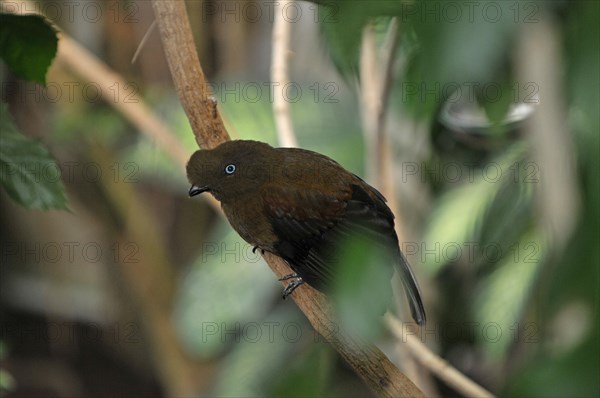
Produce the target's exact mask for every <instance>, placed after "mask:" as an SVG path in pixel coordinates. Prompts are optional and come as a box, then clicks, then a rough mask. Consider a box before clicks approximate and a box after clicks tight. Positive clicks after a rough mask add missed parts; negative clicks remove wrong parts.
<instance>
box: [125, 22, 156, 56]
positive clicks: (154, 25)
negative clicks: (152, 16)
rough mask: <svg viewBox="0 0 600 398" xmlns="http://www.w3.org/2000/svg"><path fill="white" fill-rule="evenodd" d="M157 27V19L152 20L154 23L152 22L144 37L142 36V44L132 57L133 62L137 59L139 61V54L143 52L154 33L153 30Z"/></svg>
mask: <svg viewBox="0 0 600 398" xmlns="http://www.w3.org/2000/svg"><path fill="white" fill-rule="evenodd" d="M155 28H156V21H152V23H151V24H150V26H149V27H148V29H147V30H146V33H144V37H142V40H141V41H140V44H139V45H138V47H137V48H136V50H135V53H133V57H132V58H131V63H132V64H135V61H137V58H138V56H139V55H140V53H141V52H142V49H143V48H144V46H145V45H146V43H147V42H148V39H149V38H150V35H151V34H152V32H154V29H155Z"/></svg>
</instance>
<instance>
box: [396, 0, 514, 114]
mask: <svg viewBox="0 0 600 398" xmlns="http://www.w3.org/2000/svg"><path fill="white" fill-rule="evenodd" d="M511 4H512V3H509V2H494V1H483V2H477V3H473V2H468V1H460V2H452V3H448V2H445V1H431V0H419V1H415V2H414V3H412V4H410V6H406V7H405V13H404V21H405V22H406V23H407V25H408V26H410V27H411V28H412V29H413V30H414V34H415V39H416V42H417V43H418V50H417V51H416V52H415V53H414V57H411V59H410V61H409V65H408V66H409V68H408V72H407V76H406V78H405V79H404V81H402V82H401V84H402V85H403V89H404V90H402V92H398V91H399V90H396V91H397V94H402V95H403V98H404V99H405V102H406V103H408V104H409V105H411V107H410V108H412V109H413V110H414V111H416V112H417V114H419V115H422V116H425V117H429V116H431V115H432V114H433V113H434V112H435V111H436V110H437V109H438V108H439V106H440V105H441V103H442V102H443V101H444V99H445V98H446V97H448V96H452V95H453V92H452V91H453V90H452V88H453V87H457V86H460V85H462V84H465V83H467V84H469V85H470V87H471V89H470V90H469V92H465V91H464V90H463V91H462V92H461V93H460V94H459V95H460V96H465V95H477V94H478V93H481V92H482V91H481V89H482V88H484V91H483V92H484V93H485V92H486V90H485V87H488V86H490V85H498V84H500V85H502V83H503V79H504V78H505V76H506V75H505V74H503V73H499V72H500V71H501V67H502V66H505V65H506V63H507V62H506V61H507V58H508V55H509V50H510V48H511V43H512V40H513V39H514V36H515V34H516V33H517V32H518V31H519V25H520V23H521V22H523V21H522V18H520V17H519V18H516V17H515V14H514V11H513V10H511V8H510V7H511ZM505 94H508V97H510V94H509V93H505ZM494 95H495V94H494ZM484 103H485V101H484ZM503 108H504V110H506V105H504V106H503V107H499V108H498V109H497V112H498V113H501V112H502V109H503Z"/></svg>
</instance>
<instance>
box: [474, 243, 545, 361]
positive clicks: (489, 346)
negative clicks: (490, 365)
mask: <svg viewBox="0 0 600 398" xmlns="http://www.w3.org/2000/svg"><path fill="white" fill-rule="evenodd" d="M546 248H547V244H546V242H545V240H544V239H542V237H541V236H540V235H539V233H536V232H530V233H527V234H525V235H523V237H522V238H521V240H520V241H519V242H518V244H517V245H516V248H515V249H514V250H513V251H512V252H510V253H507V255H506V256H505V257H504V259H503V260H501V263H500V264H499V266H498V268H497V269H496V270H495V271H494V272H493V273H492V274H491V275H490V276H489V277H488V278H486V279H485V280H484V281H483V282H482V283H481V285H480V286H479V289H478V293H477V294H476V298H475V299H474V300H472V303H474V307H475V311H476V313H477V316H476V319H477V321H478V322H480V323H481V325H482V333H480V334H477V336H478V337H479V339H480V343H481V345H482V346H483V347H484V349H485V350H486V351H487V352H488V353H489V354H491V355H492V356H493V357H495V358H501V357H503V356H504V355H506V353H507V349H508V348H509V347H510V346H511V343H513V342H516V341H518V340H519V339H524V338H525V337H524V335H525V334H527V333H529V330H533V329H534V328H537V325H535V324H527V323H520V322H519V320H520V319H521V313H522V312H523V309H524V308H525V307H526V305H527V303H528V301H529V297H530V294H531V292H532V287H533V283H534V281H535V277H536V276H537V275H538V272H539V270H540V269H541V266H542V265H543V261H544V254H545V253H546Z"/></svg>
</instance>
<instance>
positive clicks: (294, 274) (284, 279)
mask: <svg viewBox="0 0 600 398" xmlns="http://www.w3.org/2000/svg"><path fill="white" fill-rule="evenodd" d="M292 278H299V276H298V274H297V273H295V272H294V273H293V274H287V275H285V276H282V277H281V278H279V279H277V280H278V281H287V280H288V279H292Z"/></svg>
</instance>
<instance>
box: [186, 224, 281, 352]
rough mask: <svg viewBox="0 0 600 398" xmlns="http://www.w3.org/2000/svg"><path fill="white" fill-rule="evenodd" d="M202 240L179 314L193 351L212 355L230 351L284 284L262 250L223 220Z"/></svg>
mask: <svg viewBox="0 0 600 398" xmlns="http://www.w3.org/2000/svg"><path fill="white" fill-rule="evenodd" d="M223 230H226V231H227V234H226V235H225V236H223V233H217V234H215V238H214V239H211V241H206V242H204V243H203V244H202V248H201V253H200V255H199V256H198V259H197V260H196V262H195V264H194V267H193V268H192V269H190V272H189V274H188V275H186V278H185V280H184V281H183V285H182V288H181V293H180V296H179V297H178V298H177V304H176V309H175V318H176V323H177V329H178V332H179V333H180V336H181V339H182V341H183V342H184V344H186V348H187V350H188V351H190V352H192V353H193V354H195V355H198V356H200V357H202V358H212V357H214V356H216V355H219V354H221V353H222V352H224V351H226V350H227V349H228V348H229V347H230V346H231V344H232V343H234V342H235V341H236V337H235V336H236V335H237V334H238V333H242V332H243V330H244V328H245V326H246V325H247V324H249V323H255V322H256V320H257V319H261V318H262V317H263V316H264V315H265V313H266V311H267V310H268V309H269V303H270V302H271V301H272V300H273V298H274V297H277V296H278V294H276V293H277V291H278V289H279V288H280V286H281V285H279V284H278V283H277V280H276V279H275V277H274V276H273V273H272V272H271V271H270V270H269V268H268V267H267V266H266V264H265V263H264V260H263V259H262V257H261V255H260V253H258V252H255V253H253V252H252V246H251V245H249V244H247V243H246V242H243V241H242V240H241V238H240V237H239V236H238V235H237V233H236V232H235V231H233V230H232V229H231V228H229V227H228V226H226V225H225V223H222V224H221V226H220V231H223Z"/></svg>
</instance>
